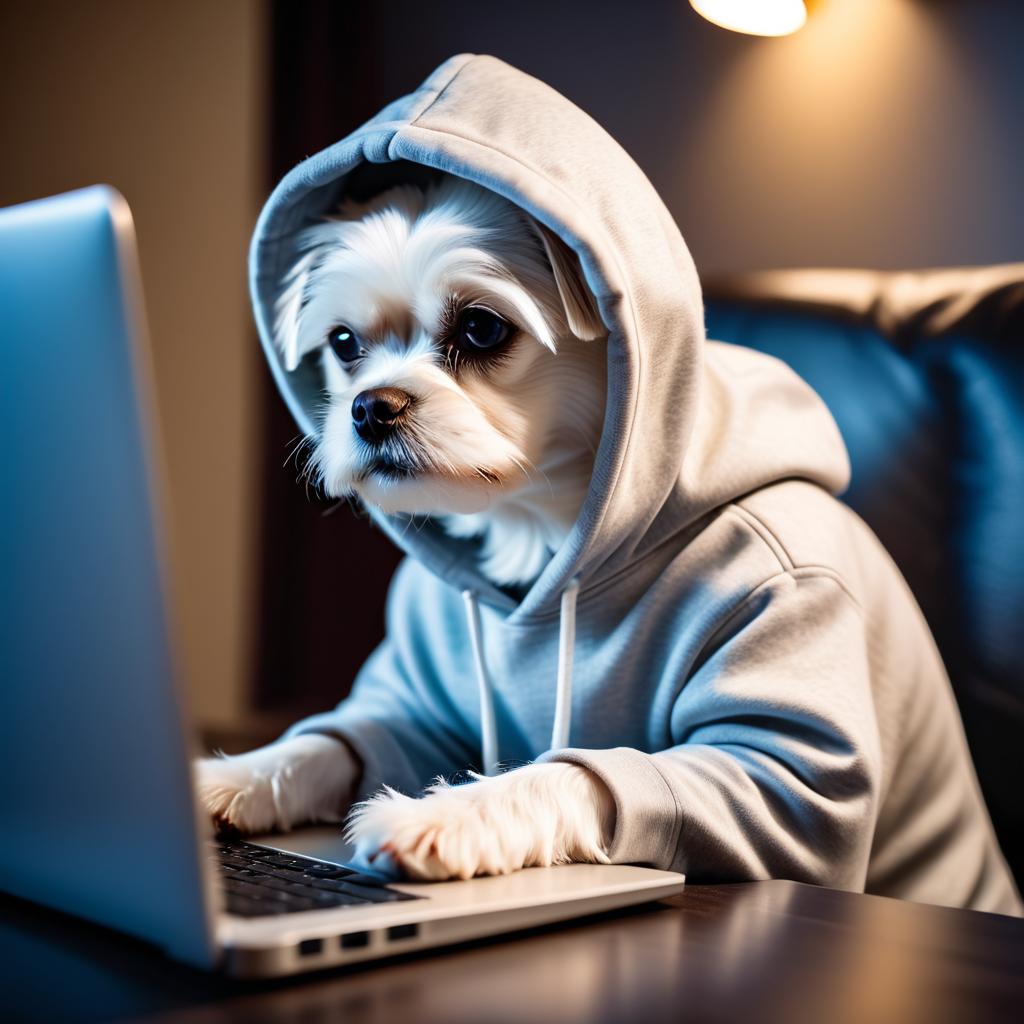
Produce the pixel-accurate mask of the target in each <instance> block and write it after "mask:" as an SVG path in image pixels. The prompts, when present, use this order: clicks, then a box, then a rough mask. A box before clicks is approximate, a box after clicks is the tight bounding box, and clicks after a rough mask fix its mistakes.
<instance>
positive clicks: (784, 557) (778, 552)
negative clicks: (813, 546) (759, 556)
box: [727, 503, 796, 572]
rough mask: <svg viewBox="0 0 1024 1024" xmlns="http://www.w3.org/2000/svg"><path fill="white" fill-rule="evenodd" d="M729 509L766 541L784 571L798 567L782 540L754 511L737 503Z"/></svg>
mask: <svg viewBox="0 0 1024 1024" xmlns="http://www.w3.org/2000/svg"><path fill="white" fill-rule="evenodd" d="M727 511H729V512H732V513H733V515H735V516H736V518H737V519H739V520H741V521H742V522H743V523H745V524H746V525H747V526H749V527H750V529H751V530H753V531H754V533H756V534H757V535H758V537H760V538H761V540H762V541H764V544H765V547H767V548H768V550H769V551H771V553H772V554H773V555H774V556H775V558H776V559H777V561H778V563H779V565H780V566H781V568H782V571H783V572H790V571H792V570H793V569H795V568H796V562H794V561H793V558H792V557H791V556H790V554H789V552H788V551H787V550H786V548H785V545H783V543H782V541H781V540H779V538H778V537H776V536H775V534H774V533H773V532H772V530H771V529H770V528H769V527H768V526H767V525H766V524H765V523H764V522H763V521H762V520H760V519H758V517H757V516H755V515H754V513H753V512H751V511H750V510H749V509H746V508H744V507H743V506H742V505H737V504H735V503H734V504H731V505H729V506H728V508H727Z"/></svg>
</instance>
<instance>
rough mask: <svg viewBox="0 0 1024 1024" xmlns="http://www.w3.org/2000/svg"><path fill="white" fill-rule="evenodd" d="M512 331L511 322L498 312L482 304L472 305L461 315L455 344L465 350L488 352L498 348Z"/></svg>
mask: <svg viewBox="0 0 1024 1024" xmlns="http://www.w3.org/2000/svg"><path fill="white" fill-rule="evenodd" d="M510 331H511V324H509V323H508V321H507V320H502V318H501V317H500V316H498V314H497V313H492V312H491V311H490V310H489V309H483V308H482V307H480V306H470V307H469V308H468V309H464V310H463V311H462V314H461V315H460V316H459V323H458V327H457V329H456V331H455V344H456V346H457V347H458V348H460V349H462V351H463V352H486V351H487V350H488V349H492V348H497V347H498V346H499V345H500V344H501V343H502V342H503V341H504V340H505V339H506V338H507V337H508V336H509V333H510Z"/></svg>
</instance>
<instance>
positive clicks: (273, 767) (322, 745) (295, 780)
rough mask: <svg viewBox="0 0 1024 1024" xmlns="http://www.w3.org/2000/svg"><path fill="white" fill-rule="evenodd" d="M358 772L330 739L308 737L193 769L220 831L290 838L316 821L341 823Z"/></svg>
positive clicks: (346, 751) (348, 754)
mask: <svg viewBox="0 0 1024 1024" xmlns="http://www.w3.org/2000/svg"><path fill="white" fill-rule="evenodd" d="M358 770H359V766H358V765H357V764H356V762H355V759H354V757H353V755H352V753H351V751H350V750H349V748H348V747H347V746H346V745H345V744H342V743H340V742H339V741H338V740H336V739H333V738H332V737H329V736H320V735H304V736H295V737H293V738H291V739H288V740H281V741H279V742H278V743H272V744H271V745H270V746H268V747H262V748H260V749H259V750H252V751H250V752H249V753H247V754H239V755H238V756H237V757H208V758H202V759H201V760H199V761H197V762H196V764H195V778H196V792H197V795H198V798H199V802H200V804H201V805H202V807H203V808H204V809H205V810H206V812H207V813H208V814H209V815H210V817H211V818H212V819H213V821H214V824H215V825H217V826H218V828H230V829H237V830H238V831H239V832H250V833H251V832H270V831H280V832H286V831H287V830H288V829H290V828H292V827H293V826H294V825H298V824H300V823H302V822H313V821H341V818H342V816H343V814H344V813H345V811H346V810H347V809H348V805H349V802H350V800H351V796H352V789H353V786H354V783H355V780H356V778H357V775H358Z"/></svg>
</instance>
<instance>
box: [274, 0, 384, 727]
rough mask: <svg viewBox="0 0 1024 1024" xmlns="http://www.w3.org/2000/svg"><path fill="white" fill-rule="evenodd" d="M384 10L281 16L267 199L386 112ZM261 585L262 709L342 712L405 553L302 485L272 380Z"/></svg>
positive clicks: (321, 8) (351, 7) (317, 8)
mask: <svg viewBox="0 0 1024 1024" xmlns="http://www.w3.org/2000/svg"><path fill="white" fill-rule="evenodd" d="M375 7H376V5H373V4H347V3H332V2H328V0H313V2H306V3H284V2H278V3H274V4H273V5H272V15H271V33H270V45H271V47H272V53H271V95H270V116H271V130H270V153H269V159H268V181H267V191H268V193H269V191H270V189H271V188H272V187H273V186H274V184H276V182H277V181H278V180H279V179H280V178H281V176H282V175H283V174H284V173H285V172H286V171H288V170H289V169H290V168H291V167H293V166H294V165H295V164H297V163H298V162H299V161H300V160H302V159H303V158H304V157H306V156H309V155H310V154H312V153H315V152H317V151H318V150H320V149H322V148H323V147H324V146H326V145H328V144H329V143H331V142H334V141H336V140H337V139H339V138H341V137H342V136H344V135H346V134H348V133H349V132H350V131H351V130H352V129H353V128H354V127H355V126H356V125H358V124H360V123H361V122H362V121H364V120H366V119H367V118H368V117H369V116H370V115H371V114H373V113H374V112H375V111H376V110H377V109H379V108H380V107H381V106H382V105H383V102H384V101H383V100H382V98H381V97H380V96H379V95H378V94H377V89H376V85H375V79H374V73H373V72H374V63H375V54H374V52H373V48H372V47H369V46H367V45H366V41H367V40H368V39H370V38H372V36H373V28H374V26H373V21H374V17H375V15H374V10H375ZM261 405H262V409H263V445H262V451H263V452H265V453H266V455H265V465H264V468H263V509H262V515H261V517H260V519H261V523H262V538H261V549H262V581H261V583H262V586H261V595H260V606H259V613H258V615H259V630H258V635H257V638H256V645H257V650H256V693H255V704H256V707H257V710H259V711H264V712H287V713H290V714H294V715H298V714H302V713H306V712H309V711H313V710H321V709H324V708H327V707H330V706H332V705H333V704H335V703H336V702H337V701H338V700H339V699H341V698H342V697H343V696H345V695H346V694H347V693H348V690H349V688H350V685H351V681H352V678H353V677H354V675H355V673H356V672H357V670H358V669H359V666H360V665H361V664H362V663H363V661H365V659H366V657H367V655H368V654H369V653H370V652H371V651H372V650H373V648H374V647H375V646H376V645H377V643H378V642H379V641H380V639H381V637H382V636H383V633H384V621H383V607H384V595H385V592H386V590H387V585H388V581H389V580H390V578H391V575H392V573H393V571H394V568H395V566H396V565H397V564H398V559H399V554H398V552H397V550H396V549H395V548H394V546H393V545H392V544H391V543H390V542H389V541H388V540H386V539H385V538H384V536H383V535H382V534H381V533H380V531H378V530H377V529H375V528H373V527H372V526H371V525H370V523H369V520H368V518H367V517H366V516H365V514H362V515H360V516H356V515H353V513H352V510H351V508H350V506H349V505H348V504H347V503H345V502H341V503H338V502H335V501H328V500H326V499H324V498H323V497H321V496H320V495H318V494H316V493H315V492H314V490H313V488H312V487H306V486H303V483H302V482H301V480H300V479H299V478H300V473H301V469H302V466H303V459H302V456H301V455H299V456H298V457H292V456H291V454H290V453H291V452H292V450H293V449H294V447H295V445H296V443H297V442H298V440H299V438H300V434H299V430H298V427H297V426H296V424H295V422H294V420H293V419H292V418H291V414H290V413H289V412H288V410H287V408H286V407H285V405H284V402H283V401H282V399H281V397H280V395H279V394H278V392H277V389H276V387H275V386H274V383H273V380H272V379H271V376H270V374H269V372H267V373H264V374H263V383H262V398H261Z"/></svg>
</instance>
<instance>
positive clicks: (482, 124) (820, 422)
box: [250, 55, 1020, 914]
mask: <svg viewBox="0 0 1024 1024" xmlns="http://www.w3.org/2000/svg"><path fill="white" fill-rule="evenodd" d="M417 166H419V167H425V168H433V169H435V170H440V171H444V172H448V173H450V174H454V175H458V176H460V177H462V178H466V179H469V180H470V181H473V182H475V183H477V184H479V185H482V186H484V187H486V188H489V189H492V190H494V191H495V192H497V193H499V194H501V195H502V196H504V197H506V198H507V199H509V200H511V201H513V202H515V203H517V204H518V205H519V206H520V207H522V208H523V209H524V210H526V211H527V212H528V213H529V214H531V215H532V216H533V217H535V218H537V219H538V220H539V221H541V222H542V223H543V224H545V225H546V226H547V227H548V228H550V229H551V230H552V231H554V232H556V233H557V234H558V235H560V236H561V238H562V239H563V240H564V241H565V242H566V243H567V244H568V245H569V246H570V247H571V248H572V249H573V250H574V251H575V252H576V253H577V255H578V256H579V259H580V262H581V265H582V268H583V271H584V274H585V277H586V281H587V284H588V286H589V287H590V289H591V291H592V292H593V294H594V296H595V297H596V299H597V302H598V306H599V309H600V313H601V316H602V319H603V321H604V323H605V325H606V327H607V329H608V332H609V333H608V341H607V366H608V386H607V402H606V410H605V420H604V426H603V432H602V435H601V440H600V444H599V447H598V451H597V454H596V458H595V462H594V468H593V474H592V479H591V483H590V487H589V490H588V493H587V496H586V498H585V500H584V503H583V506H582V508H581V509H580V512H579V516H578V518H577V520H576V522H575V524H574V526H573V528H572V530H571V532H570V534H569V536H568V537H567V539H566V540H565V542H564V543H563V544H562V546H561V547H560V548H559V549H558V550H557V551H556V552H555V553H554V554H553V556H552V557H551V559H550V561H549V562H548V564H547V565H546V567H545V568H544V570H543V571H542V572H541V574H540V576H539V577H538V578H537V579H536V581H535V582H534V583H533V584H532V585H531V586H530V587H529V589H528V590H527V592H526V593H525V594H521V595H516V596H513V595H511V594H510V593H508V592H507V591H505V590H503V589H501V588H498V587H496V586H495V585H493V584H492V583H490V582H489V581H488V580H487V579H486V578H484V577H483V576H482V575H481V574H480V572H479V571H478V569H477V558H476V554H477V552H476V546H475V545H476V542H474V541H471V540H466V539H457V538H454V537H452V536H450V535H448V534H447V533H446V532H445V531H444V530H443V529H442V528H441V527H440V525H439V524H437V523H435V522H433V521H431V520H426V521H419V520H418V521H417V522H416V524H415V528H413V529H410V528H409V526H410V524H409V521H408V519H406V518H404V517H402V516H388V515H384V514H383V513H380V512H377V511H374V510H371V513H372V514H373V517H374V520H375V521H376V523H377V524H378V525H379V526H380V527H381V528H382V529H383V530H385V531H386V532H387V533H388V534H389V535H390V536H391V538H392V539H393V540H394V542H395V543H396V544H398V545H399V546H400V547H401V548H402V549H403V550H404V551H405V552H406V554H407V557H406V559H405V560H404V562H403V563H402V565H401V566H400V567H399V569H398V571H397V573H396V575H395V577H394V579H393V581H392V584H391V588H390V592H389V597H388V604H387V631H386V639H385V640H384V642H383V643H382V644H381V645H380V647H379V648H378V649H377V650H376V651H375V653H374V654H373V655H372V656H371V657H370V659H369V660H368V661H367V663H366V664H365V665H364V667H363V668H362V670H361V671H360V673H359V675H358V677H357V679H356V681H355V684H354V687H353V690H352V693H351V695H350V696H349V697H348V698H347V699H345V700H344V701H342V703H341V704H340V705H339V706H338V707H337V708H336V709H334V710H333V711H329V712H327V713H324V714H321V715H316V716H313V717H312V718H309V719H306V720H304V721H302V722H299V723H298V724H297V725H296V726H294V727H293V728H292V730H290V732H289V734H288V735H295V734H299V733H307V732H322V733H328V734H333V735H337V736H340V737H343V738H344V739H345V740H346V741H347V742H348V743H349V744H351V746H352V747H353V748H354V749H355V750H356V752H357V753H358V754H359V756H360V757H361V759H362V761H363V765H364V772H363V776H362V781H361V784H360V789H359V793H358V796H359V797H360V798H364V797H366V796H368V795H369V794H371V793H373V792H374V791H376V790H377V789H379V788H380V787H381V786H382V785H384V784H387V785H390V786H392V787H394V788H396V789H398V790H400V791H403V792H407V793H416V792H418V791H419V790H421V789H422V788H423V787H424V786H425V785H427V784H429V783H430V782H431V781H432V780H433V779H434V778H435V777H436V776H438V775H445V776H452V775H455V774H457V773H459V772H460V771H462V770H464V769H466V768H468V767H474V768H481V767H483V768H485V769H488V770H494V769H495V767H496V766H497V765H498V764H499V763H500V765H501V766H502V767H510V766H515V765H518V764H522V763H525V762H530V761H541V762H543V761H552V760H557V761H567V762H572V763H575V764H578V765H582V766H584V767H586V768H588V769H590V770H591V771H593V772H595V773H596V774H597V775H598V776H599V777H600V778H601V779H602V780H603V782H604V783H605V784H606V785H607V786H608V789H609V790H610V791H611V794H612V796H613V798H614V801H615V807H616V824H615V831H614V835H613V837H612V840H611V844H610V849H609V851H608V852H609V857H610V859H611V860H612V861H613V862H615V863H639V864H649V865H653V866H656V867H660V868H667V869H673V870H677V871H681V872H684V873H685V874H686V875H687V878H688V879H689V880H690V881H691V882H725V881H739V880H749V879H765V878H788V879H794V880H798V881H806V882H813V883H818V884H821V885H827V886H831V887H835V888H841V889H848V890H856V891H864V890H866V891H869V892H874V893H880V894H884V895H889V896H899V897H904V898H908V899H913V900H920V901H924V902H930V903H940V904H947V905H953V906H963V907H974V908H977V909H982V910H992V911H999V912H1002V913H1011V914H1016V913H1018V912H1019V909H1020V904H1019V900H1018V897H1017V894H1016V891H1015V889H1014V886H1013V882H1012V880H1011V878H1010V875H1009V872H1008V870H1007V867H1006V864H1005V862H1004V861H1003V858H1002V855H1001V853H1000V851H999V847H998V844H997V842H996V839H995V836H994V833H993V830H992V826H991V824H990V822H989V818H988V814H987V811H986V808H985V806H984V803H983V800H982V797H981V794H980V790H979V787H978V783H977V780H976V778H975V773H974V769H973V766H972V764H971V760H970V755H969V753H968V749H967V745H966V741H965V739H964V735H963V730H962V727H961V723H960V719H959V715H958V712H957V708H956V704H955V701H954V698H953V695H952V691H951V688H950V685H949V681H948V679H947V677H946V674H945V671H944V669H943V666H942V662H941V660H940V658H939V655H938V652H937V650H936V647H935V644H934V642H933V640H932V638H931V635H930V634H929V631H928V628H927V626H926V624H925V622H924V620H923V617H922V615H921V613H920V611H919V610H918V608H917V605H916V604H915V602H914V599H913V597H912V596H911V594H910V592H909V590H908V588H907V586H906V584H905V583H904V581H903V579H902V577H901V576H900V574H899V571H898V570H897V569H896V567H895V565H894V564H893V563H892V561H891V560H890V559H889V557H888V556H887V554H886V552H885V551H884V550H883V548H882V547H881V545H880V544H879V542H878V541H877V540H876V538H875V537H874V535H873V534H872V533H871V532H870V530H869V529H868V528H867V527H866V526H865V524H864V523H863V522H862V521H861V520H860V519H858V517H857V516H856V515H855V514H854V513H853V512H852V511H851V510H850V509H849V508H847V507H846V506H844V505H843V504H841V503H840V502H839V501H837V500H836V498H835V497H834V495H836V494H838V493H841V492H842V490H843V489H844V488H845V487H846V485H847V482H848V475H849V465H848V461H847V457H846V452H845V449H844V447H843V444H842V440H841V438H840V436H839V433H838V430H837V428H836V426H835V423H834V421H833V420H832V418H831V416H830V415H829V413H828V411H827V409H826V408H825V406H824V404H823V403H822V401H821V400H820V399H819V398H818V396H817V395H816V394H815V393H814V392H813V391H812V390H811V389H810V388H809V387H808V386H807V385H806V384H804V383H803V382H802V381H801V380H800V379H799V378H798V377H797V376H796V375H795V374H794V373H793V372H792V371H790V370H789V369H788V368H787V367H786V366H785V365H784V364H782V363H781V362H778V361H776V360H774V359H772V358H770V357H767V356H764V355H761V354H758V353H755V352H753V351H750V350H746V349H742V348H738V347H734V346H730V345H724V344H720V343H715V342H708V341H706V339H705V336H704V326H703V311H702V302H701V293H700V286H699V283H698V279H697V273H696V270H695V268H694V264H693V260H692V259H691V257H690V254H689V252H688V250H687V248H686V245H685V243H684V242H683V239H682V236H681V235H680V233H679V230H678V228H677V227H676V225H675V223H674V222H673V220H672V217H671V215H670V214H669V212H668V210H667V209H666V208H665V206H664V204H663V203H662V201H661V199H660V198H659V197H658V195H657V193H656V192H655V190H654V188H653V186H652V185H651V183H650V182H649V181H648V180H647V178H646V177H645V176H644V174H643V173H642V171H641V170H640V169H639V168H638V167H637V166H636V164H635V163H634V162H633V161H632V159H631V158H630V157H629V156H628V155H627V154H626V153H625V152H624V151H623V150H622V149H621V147H619V146H618V145H617V144H616V143H615V141H614V140H613V139H612V138H611V137H610V136H609V135H608V134H607V133H606V132H605V131H604V130H603V129H602V128H600V127H599V126H598V125H597V124H596V123H595V122H594V121H593V120H591V118H589V117H588V116H587V115H586V114H584V113H583V112H582V111H581V110H579V109H578V108H577V107H575V106H574V105H573V104H572V103H570V102H569V101H568V100H566V99H565V98H564V97H562V96H561V95H559V94H558V93H556V92H555V91H554V90H552V89H550V88H549V87H547V86H546V85H544V84H543V83H541V82H539V81H537V80H535V79H533V78H531V77H529V76H527V75H525V74H523V73H521V72H519V71H517V70H515V69H514V68H512V67H509V66H508V65H507V64H504V63H503V62H501V61H499V60H497V59H495V58H492V57H486V56H473V55H460V56H457V57H453V58H451V59H450V60H448V61H446V62H445V63H444V64H442V65H441V66H440V67H439V68H438V69H437V70H436V71H435V72H434V73H433V74H431V75H430V77H429V78H427V80H426V81H425V82H424V83H423V84H422V85H421V86H420V87H419V88H418V89H417V90H416V91H415V92H413V93H411V94H410V95H408V96H405V97H403V98H401V99H399V100H396V101H395V102H394V103H392V104H390V105H389V106H387V107H385V108H384V110H382V111H381V112H380V114H378V115H377V116H376V117H374V118H372V119H371V120H370V121H368V122H367V123H366V124H364V125H363V126H362V127H360V128H358V129H357V130H356V131H354V132H353V133H352V134H351V135H349V136H348V137H346V138H344V139H342V140H341V141H340V142H337V143H336V144H334V145H333V146H330V147H329V148H327V149H325V150H323V151H322V152H320V153H318V154H316V155H314V156H312V157H310V158H309V159H307V160H305V161H304V162H303V163H301V164H299V165H298V166H297V167H296V168H295V169H294V170H292V171H291V172H290V173H289V174H288V175H287V176H286V177H285V178H284V179H283V180H282V181H281V183H280V184H279V185H278V187H277V188H276V189H275V191H274V193H273V194H272V196H271V197H270V199H269V200H268V202H267V204H266V206H265V208H264V209H263V212H262V214H261V216H260V219H259V222H258V225H257V228H256V233H255V237H254V240H253V245H252V250H251V255H250V275H251V288H252V295H253V302H254V307H255V314H256V320H257V324H258V327H259V333H260V338H261V342H262V345H263V350H264V353H265V355H266V358H267V360H268V362H269V364H270V367H271V370H272V372H273V374H274V377H275V379H276V381H277V384H278V386H279V388H280V390H281V393H282V394H283V396H284V398H285V400H286V401H287V402H288V405H289V407H290V409H291V411H292V412H293V414H294V415H295V418H296V419H297V421H298V423H299V425H300V426H301V428H302V429H303V430H304V431H305V432H306V433H307V434H310V435H315V434H316V432H317V413H318V407H319V404H320V402H321V381H320V379H319V376H318V369H317V367H316V361H315V359H307V360H305V361H304V362H303V363H302V364H300V365H299V367H297V368H296V369H295V370H293V371H291V372H289V371H287V370H286V369H285V367H284V364H283V362H282V359H281V356H280V354H279V352H278V351H277V349H276V348H275V345H274V340H273V334H272V324H273V308H274V303H275V300H276V299H277V296H278V294H279V291H280V289H281V287H282V282H283V280H284V278H285V275H286V273H287V271H288V270H289V269H290V267H291V265H292V264H293V263H294V261H295V259H296V257H297V254H298V249H297V244H298V238H299V235H300V234H301V232H302V230H303V229H304V228H306V227H308V226H309V225H310V224H311V223H312V222H314V221H316V220H317V219H318V218H320V217H322V216H323V215H325V214H326V213H328V212H329V211H331V210H332V209H333V208H334V207H335V206H336V205H337V203H338V201H339V200H340V198H341V197H342V196H343V195H346V194H357V193H360V192H362V193H364V194H365V193H366V192H367V190H369V191H372V190H373V189H374V188H378V189H379V188H383V187H386V185H387V184H389V183H393V182H394V181H396V180H402V178H403V176H405V177H408V176H412V175H414V174H415V172H416V170H417ZM592 344H600V342H593V343H592Z"/></svg>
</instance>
